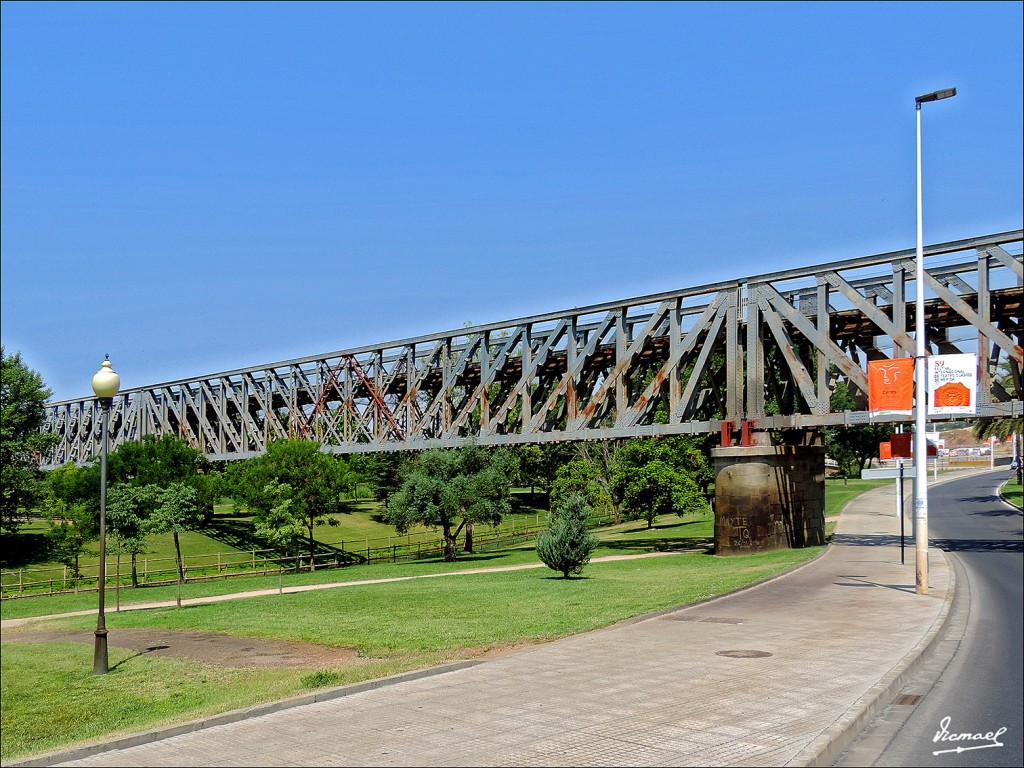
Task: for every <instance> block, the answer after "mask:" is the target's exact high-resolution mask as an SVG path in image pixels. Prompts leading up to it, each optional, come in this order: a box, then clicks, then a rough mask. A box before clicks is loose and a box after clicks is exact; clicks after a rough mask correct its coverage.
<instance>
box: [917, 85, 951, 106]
mask: <svg viewBox="0 0 1024 768" xmlns="http://www.w3.org/2000/svg"><path fill="white" fill-rule="evenodd" d="M952 96H956V88H946V89H944V90H941V91H932V92H931V93H925V94H922V95H920V96H918V97H917V98H915V99H914V101H916V102H917V106H918V108H920V107H921V105H922V104H924V103H925V102H928V101H939V99H948V98H950V97H952Z"/></svg>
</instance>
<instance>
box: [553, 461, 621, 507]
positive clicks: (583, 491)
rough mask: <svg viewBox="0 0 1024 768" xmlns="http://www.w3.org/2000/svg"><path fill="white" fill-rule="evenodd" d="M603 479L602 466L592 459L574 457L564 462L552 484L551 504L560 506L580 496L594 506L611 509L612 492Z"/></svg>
mask: <svg viewBox="0 0 1024 768" xmlns="http://www.w3.org/2000/svg"><path fill="white" fill-rule="evenodd" d="M601 479H602V478H601V467H600V466H599V465H598V464H597V462H595V461H592V460H590V459H587V458H579V459H573V460H572V461H570V462H568V463H567V464H563V465H562V466H561V467H559V469H558V473H557V474H556V475H555V482H554V483H552V484H551V506H552V507H558V506H560V505H561V504H563V503H565V502H566V501H568V500H569V499H570V498H572V497H574V496H580V497H582V498H583V499H584V500H585V501H586V503H587V504H588V505H589V506H590V507H592V508H605V509H611V507H612V498H611V494H610V493H609V492H608V490H607V488H606V485H605V484H604V483H602V482H601Z"/></svg>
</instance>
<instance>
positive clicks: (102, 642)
mask: <svg viewBox="0 0 1024 768" xmlns="http://www.w3.org/2000/svg"><path fill="white" fill-rule="evenodd" d="M120 386H121V377H120V376H118V375H117V374H116V373H115V372H114V369H113V368H112V367H111V365H110V355H106V356H105V359H104V360H103V363H102V364H101V365H100V369H99V370H98V371H97V372H96V374H95V375H94V376H93V377H92V391H93V392H95V393H96V397H97V398H99V401H100V410H101V411H102V412H103V431H102V437H101V446H100V575H99V594H100V605H99V615H98V617H97V619H96V644H95V646H94V649H93V655H92V673H93V674H94V675H105V674H107V624H106V617H105V616H104V614H103V598H104V594H103V592H104V587H105V586H106V580H107V430H108V427H109V422H110V406H111V405H112V404H113V402H114V396H115V395H116V394H117V390H118V388H119V387H120Z"/></svg>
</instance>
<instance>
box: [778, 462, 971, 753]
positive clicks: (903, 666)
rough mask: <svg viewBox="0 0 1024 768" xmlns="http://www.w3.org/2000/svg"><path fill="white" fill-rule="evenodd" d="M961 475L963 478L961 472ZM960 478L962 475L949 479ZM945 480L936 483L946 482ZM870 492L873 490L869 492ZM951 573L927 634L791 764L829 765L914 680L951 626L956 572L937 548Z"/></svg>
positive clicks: (936, 550)
mask: <svg viewBox="0 0 1024 768" xmlns="http://www.w3.org/2000/svg"><path fill="white" fill-rule="evenodd" d="M960 477H963V475H961V476H960ZM949 479H950V480H952V479H959V478H949ZM943 482H945V481H943V480H940V481H938V482H937V483H936V485H938V484H942V483H943ZM869 493H870V491H869ZM935 552H936V553H937V554H935V555H932V556H933V557H941V558H942V560H943V562H944V563H945V566H946V569H947V571H948V573H949V585H948V586H947V588H946V594H945V596H944V597H943V601H942V607H941V608H940V609H939V615H938V616H936V617H935V620H934V621H933V622H932V625H931V626H930V627H929V628H928V631H927V632H926V633H925V636H924V637H922V638H921V640H920V641H918V643H917V644H916V645H915V646H914V647H913V648H912V649H911V650H910V651H909V652H908V653H907V654H906V655H905V656H904V657H903V658H902V659H901V660H900V661H899V662H898V663H897V664H896V666H895V667H893V668H892V669H891V670H889V672H887V673H886V674H885V675H884V676H883V677H882V679H881V680H879V681H878V682H877V683H875V684H874V685H873V686H871V688H869V689H868V691H867V692H866V693H865V694H864V695H863V696H861V697H860V698H859V699H858V700H857V701H856V702H854V704H853V706H852V707H850V708H849V709H848V710H847V711H846V712H845V713H844V714H843V715H842V716H840V717H839V718H838V719H837V720H836V721H835V722H834V723H833V724H832V725H830V726H829V727H828V728H826V729H825V730H824V731H822V732H821V734H819V735H818V736H817V737H816V738H815V739H814V740H812V741H811V742H810V744H808V745H807V746H806V747H804V748H803V749H802V750H801V751H800V752H799V753H798V754H797V756H796V757H795V758H793V760H791V761H790V762H789V763H787V765H791V766H801V767H802V766H829V765H831V764H832V763H833V762H834V761H835V759H836V758H837V757H839V755H840V754H842V752H843V750H844V749H846V748H847V747H848V746H849V745H850V743H851V742H852V741H853V739H854V738H855V737H856V736H857V734H858V733H860V732H861V730H863V728H864V727H865V726H866V725H867V724H868V723H869V722H871V721H872V720H873V719H874V718H875V717H877V716H878V715H879V714H880V713H881V712H882V710H884V709H885V708H886V707H888V706H889V705H890V704H891V703H892V700H893V699H894V698H895V697H896V694H898V693H899V692H900V690H902V688H903V687H904V686H905V685H906V684H907V683H908V682H909V681H910V680H911V679H913V677H914V675H915V674H917V671H918V670H919V669H920V667H921V665H922V664H923V663H924V662H925V660H926V659H927V658H928V657H929V656H930V655H931V653H932V652H933V651H934V650H935V647H936V646H937V645H938V643H939V642H940V641H941V639H942V637H943V636H944V635H945V633H946V630H947V629H948V627H949V621H950V613H951V609H952V606H953V598H954V596H955V595H956V586H957V582H956V571H955V570H954V568H953V565H952V563H950V561H949V558H948V557H946V553H945V552H943V551H942V550H941V549H938V548H936V549H935Z"/></svg>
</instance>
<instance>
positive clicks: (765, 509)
mask: <svg viewBox="0 0 1024 768" xmlns="http://www.w3.org/2000/svg"><path fill="white" fill-rule="evenodd" d="M711 456H712V458H713V459H714V462H715V473H716V479H715V554H718V555H745V554H750V553H752V552H765V551H768V550H772V549H784V548H793V547H809V546H815V545H818V544H824V543H825V448H824V447H823V446H816V445H814V446H811V445H767V446H760V445H755V446H734V447H727V448H715V449H713V450H712V451H711Z"/></svg>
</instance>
